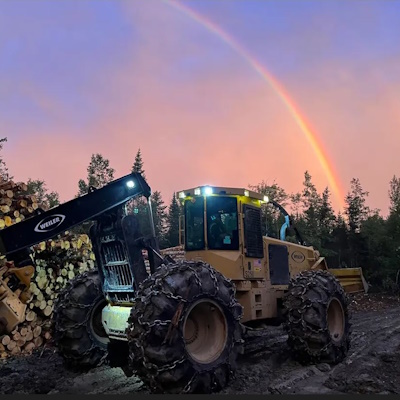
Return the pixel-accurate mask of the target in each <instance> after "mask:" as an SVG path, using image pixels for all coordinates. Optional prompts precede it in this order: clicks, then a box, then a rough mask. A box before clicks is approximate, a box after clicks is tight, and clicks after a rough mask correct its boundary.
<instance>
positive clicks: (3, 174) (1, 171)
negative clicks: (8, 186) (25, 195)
mask: <svg viewBox="0 0 400 400" xmlns="http://www.w3.org/2000/svg"><path fill="white" fill-rule="evenodd" d="M5 142H7V138H6V137H5V138H2V139H0V151H1V150H3V143H5ZM0 178H1V179H3V180H5V181H8V180H12V179H13V177H12V176H11V175H10V174H9V172H8V168H7V165H6V163H5V161H4V160H3V157H0Z"/></svg>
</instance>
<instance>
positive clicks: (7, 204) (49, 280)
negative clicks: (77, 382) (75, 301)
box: [0, 181, 95, 358]
mask: <svg viewBox="0 0 400 400" xmlns="http://www.w3.org/2000/svg"><path fill="white" fill-rule="evenodd" d="M26 191H27V185H26V184H24V183H14V182H13V181H8V182H4V181H3V182H0V229H4V228H6V227H8V226H10V225H13V224H16V223H19V222H21V221H22V220H24V219H25V218H27V217H29V216H30V214H33V213H34V211H35V210H36V209H37V208H39V207H40V208H43V209H46V208H45V207H44V206H43V205H41V204H38V202H37V198H36V196H33V195H29V194H27V193H26ZM31 250H32V258H33V260H34V266H35V267H36V269H35V274H34V276H33V278H32V282H31V286H30V291H31V292H32V297H31V298H30V300H29V302H28V304H27V309H26V313H25V321H24V322H23V323H22V324H20V325H19V326H18V327H17V328H16V329H15V330H14V331H12V332H11V333H9V334H8V335H3V336H1V337H0V358H7V357H9V356H10V355H12V356H15V355H19V354H30V353H32V351H33V350H35V349H38V348H40V347H42V346H44V345H45V344H46V343H48V342H49V341H51V339H52V332H51V317H52V313H53V307H54V303H55V300H56V298H57V295H58V293H59V292H60V290H62V289H63V288H64V287H65V285H66V283H67V282H68V281H69V280H71V279H72V278H74V277H75V276H76V275H77V274H80V273H82V272H84V271H87V270H88V269H91V268H93V267H94V266H95V257H94V253H93V252H92V244H91V242H90V240H89V237H88V236H87V235H76V234H71V233H69V232H65V233H64V234H63V235H59V236H58V237H56V238H55V239H54V240H48V241H46V242H41V243H39V244H38V245H36V246H34V247H33V248H32V249H31ZM6 262H7V260H6V259H5V257H4V255H3V256H0V266H1V265H4V264H5V263H6Z"/></svg>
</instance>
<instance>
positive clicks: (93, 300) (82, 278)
mask: <svg viewBox="0 0 400 400" xmlns="http://www.w3.org/2000/svg"><path fill="white" fill-rule="evenodd" d="M106 304H107V302H106V299H105V298H104V295H103V292H102V288H101V281H100V276H99V273H98V271H97V270H93V271H88V272H85V273H83V274H82V275H78V276H76V277H75V278H74V279H72V280H71V281H70V282H68V284H67V286H66V287H65V288H64V289H63V290H62V291H61V292H60V293H59V295H58V297H57V302H56V305H55V309H54V315H53V322H54V338H55V342H56V345H57V347H58V349H59V351H60V353H61V355H62V356H63V358H64V359H65V361H66V364H67V365H68V366H69V367H73V368H83V369H90V368H94V367H97V366H99V365H100V364H101V363H102V362H103V361H104V360H105V359H106V357H107V346H108V342H109V339H108V336H107V334H106V332H105V330H104V328H103V326H102V323H101V311H102V309H103V307H104V306H105V305H106Z"/></svg>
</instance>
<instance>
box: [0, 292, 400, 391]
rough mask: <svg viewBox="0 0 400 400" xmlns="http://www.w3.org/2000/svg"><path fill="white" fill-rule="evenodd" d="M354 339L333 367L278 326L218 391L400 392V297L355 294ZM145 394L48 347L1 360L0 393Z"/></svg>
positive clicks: (136, 384)
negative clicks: (295, 349) (316, 361)
mask: <svg viewBox="0 0 400 400" xmlns="http://www.w3.org/2000/svg"><path fill="white" fill-rule="evenodd" d="M351 309H352V311H353V318H352V322H353V339H352V348H351V350H350V352H349V355H348V357H347V359H346V360H345V361H344V362H343V363H342V364H339V365H337V366H333V367H330V366H329V365H327V364H320V365H312V366H307V367H304V366H301V365H300V364H298V363H296V362H294V361H293V360H291V357H290V353H289V351H288V348H287V345H286V336H285V334H284V333H283V330H282V328H280V327H273V328H270V329H269V332H268V335H267V336H265V337H264V338H263V339H262V340H257V342H253V343H252V344H248V345H247V347H246V354H245V355H244V356H242V357H241V359H240V360H239V367H238V370H237V373H236V379H235V380H234V381H233V382H231V384H230V386H229V387H228V388H226V389H225V390H224V391H223V392H222V393H224V394H228V393H232V394H239V393H243V394H254V393H259V394H260V393H264V394H267V393H271V394H275V393H277V394H283V393H298V394H325V393H326V394H335V393H336V394H345V393H387V394H389V393H400V375H399V373H398V371H399V369H400V298H399V297H398V296H397V297H396V296H386V295H364V294H362V295H357V296H355V297H353V300H352V305H351ZM132 392H141V393H147V392H148V391H147V390H146V389H145V388H144V387H143V386H142V383H141V381H140V380H139V379H137V378H135V377H131V378H126V377H125V375H124V374H123V372H122V371H121V370H120V369H117V368H109V367H105V366H104V367H100V368H97V369H95V370H92V371H90V372H88V373H84V374H82V373H74V372H71V371H68V370H66V369H65V368H64V366H63V362H62V360H61V358H60V357H59V356H58V355H57V352H56V351H55V350H54V349H52V348H45V349H44V350H43V349H42V350H40V351H37V352H36V353H35V354H33V355H32V356H30V357H25V358H14V359H7V360H6V361H1V362H0V393H1V394H5V393H43V394H44V393H47V394H53V393H54V394H55V393H66V394H67V393H68V394H75V393H76V394H77V393H86V394H97V393H98V394H100V393H106V394H113V393H118V394H128V393H132Z"/></svg>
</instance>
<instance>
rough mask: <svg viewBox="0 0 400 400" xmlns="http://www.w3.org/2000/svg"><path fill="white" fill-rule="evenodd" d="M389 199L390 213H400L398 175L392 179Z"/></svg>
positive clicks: (399, 183) (399, 182) (399, 179)
mask: <svg viewBox="0 0 400 400" xmlns="http://www.w3.org/2000/svg"><path fill="white" fill-rule="evenodd" d="M389 200H390V205H389V210H390V213H391V214H393V213H397V214H398V213H400V178H397V177H396V175H394V176H393V178H392V180H391V181H390V188H389Z"/></svg>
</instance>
